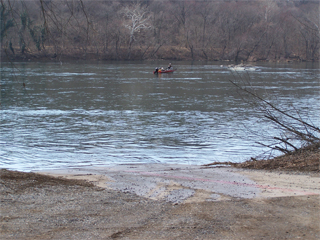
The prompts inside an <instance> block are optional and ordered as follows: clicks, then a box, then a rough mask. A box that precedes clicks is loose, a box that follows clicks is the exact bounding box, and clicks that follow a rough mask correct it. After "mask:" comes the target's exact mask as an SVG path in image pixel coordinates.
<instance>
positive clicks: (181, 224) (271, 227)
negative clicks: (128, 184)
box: [0, 170, 320, 240]
mask: <svg viewBox="0 0 320 240" xmlns="http://www.w3.org/2000/svg"><path fill="white" fill-rule="evenodd" d="M247 174H251V177H253V178H257V179H259V176H260V175H261V173H260V174H259V173H258V172H251V173H247ZM267 174H272V173H271V172H268V173H267ZM304 174H305V175H308V174H306V173H304ZM278 175H279V174H278ZM0 176H1V178H0V201H1V218H0V222H1V232H0V233H1V239H141V240H142V239H296V238H297V239H299V238H300V239H320V225H319V216H320V215H319V214H320V212H319V211H320V210H319V209H320V208H319V207H320V206H319V205H320V204H319V194H316V195H301V196H289V197H261V198H250V199H245V198H235V197H228V198H226V199H224V200H220V201H197V202H191V203H188V202H184V203H172V202H168V201H165V200H163V199H156V200H152V199H150V198H146V197H142V196H138V195H136V194H133V193H130V192H125V191H122V192H121V191H116V190H111V189H108V188H102V187H97V186H95V185H94V184H92V183H89V182H88V181H84V180H75V179H73V180H72V179H71V180H70V179H63V178H56V177H51V176H47V175H40V174H36V173H23V172H14V171H8V170H1V171H0ZM266 177H267V176H266ZM271 177H272V176H271ZM312 177H314V180H315V181H316V182H318V181H319V176H317V175H312Z"/></svg>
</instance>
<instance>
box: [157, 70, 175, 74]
mask: <svg viewBox="0 0 320 240" xmlns="http://www.w3.org/2000/svg"><path fill="white" fill-rule="evenodd" d="M176 70H177V69H156V70H154V71H153V74H158V73H172V72H174V71H176Z"/></svg>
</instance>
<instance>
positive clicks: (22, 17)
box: [0, 0, 320, 61]
mask: <svg viewBox="0 0 320 240" xmlns="http://www.w3.org/2000/svg"><path fill="white" fill-rule="evenodd" d="M0 10H1V57H2V59H8V58H9V59H30V58H40V59H51V60H57V61H58V60H61V59H87V60H138V59H176V60H187V59H188V60H230V61H318V60H319V46H320V38H319V1H318V0H255V1H244V0H238V1H233V0H211V1H210V0H144V1H142V0H141V1H128V0H99V1H97V0H1V9H0Z"/></svg>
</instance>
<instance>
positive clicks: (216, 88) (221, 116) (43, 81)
mask: <svg viewBox="0 0 320 240" xmlns="http://www.w3.org/2000/svg"><path fill="white" fill-rule="evenodd" d="M156 64H158V65H162V66H165V65H166V64H167V63H164V62H157V63H155V62H154V63H153V62H151V63H150V62H140V63H130V62H126V63H119V62H113V63H100V64H97V63H94V64H89V63H62V64H60V63H59V64H57V63H15V64H14V65H12V64H9V63H2V66H1V85H2V86H1V136H0V167H1V168H9V169H15V170H25V171H29V170H47V169H53V168H64V167H79V166H106V165H109V164H115V163H158V162H160V163H181V164H205V163H210V162H213V161H235V162H239V161H244V160H247V159H249V158H250V157H252V156H256V155H258V154H260V153H262V152H264V150H265V149H262V148H260V147H259V146H258V145H257V144H255V142H256V141H259V140H261V139H259V136H255V135H254V134H252V133H251V131H261V132H264V133H266V132H268V133H270V132H272V131H275V130H274V129H273V128H272V127H271V126H269V125H268V124H266V123H265V122H264V120H263V119H262V118H261V116H260V115H259V114H258V113H257V112H255V111H254V109H252V108H250V107H249V106H248V105H246V104H245V103H244V102H243V100H242V99H241V97H239V95H238V93H237V91H236V88H235V87H234V86H233V85H232V84H231V83H230V81H229V80H230V79H231V80H234V79H239V78H240V77H241V78H245V79H248V78H250V81H251V83H252V84H253V85H254V86H255V87H256V88H257V89H258V90H259V91H261V94H262V95H264V96H269V97H270V96H272V98H274V99H276V102H277V103H278V104H279V105H280V106H282V107H286V106H287V105H288V104H294V106H295V107H296V108H297V109H299V110H301V111H309V112H308V116H309V117H310V119H311V120H312V121H313V122H315V123H316V124H318V125H319V119H318V117H317V116H318V113H319V105H320V104H319V102H320V101H319V100H320V97H319V80H318V79H319V77H320V76H319V68H318V64H311V63H308V64H285V65H284V64H282V65H269V64H260V65H258V66H257V70H256V71H250V72H236V73H235V72H232V71H230V70H229V69H228V68H226V67H225V66H221V63H219V64H216V63H212V64H210V63H204V62H199V63H196V64H191V63H189V62H173V65H174V66H175V67H176V68H178V70H177V71H176V72H174V73H171V74H162V75H161V76H155V75H153V74H152V71H153V69H154V67H155V65H156ZM23 83H25V87H24V86H23ZM266 94H269V95H266ZM310 106H311V109H312V111H310V110H309V109H308V108H307V107H310Z"/></svg>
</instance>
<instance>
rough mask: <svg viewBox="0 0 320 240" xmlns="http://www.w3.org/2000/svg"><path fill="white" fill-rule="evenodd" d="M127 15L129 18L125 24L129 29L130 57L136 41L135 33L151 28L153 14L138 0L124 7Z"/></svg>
mask: <svg viewBox="0 0 320 240" xmlns="http://www.w3.org/2000/svg"><path fill="white" fill-rule="evenodd" d="M124 14H125V17H126V18H127V19H128V20H129V21H128V23H126V24H125V27H126V28H128V29H129V31H130V32H129V34H130V37H129V52H128V58H129V59H130V57H131V47H132V44H133V42H134V41H135V34H137V33H139V32H140V31H142V30H143V29H149V28H151V27H152V26H151V23H150V17H151V14H150V12H149V11H148V9H147V7H144V6H143V5H142V4H141V3H139V2H137V3H135V4H133V5H131V6H128V7H126V8H125V9H124Z"/></svg>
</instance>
